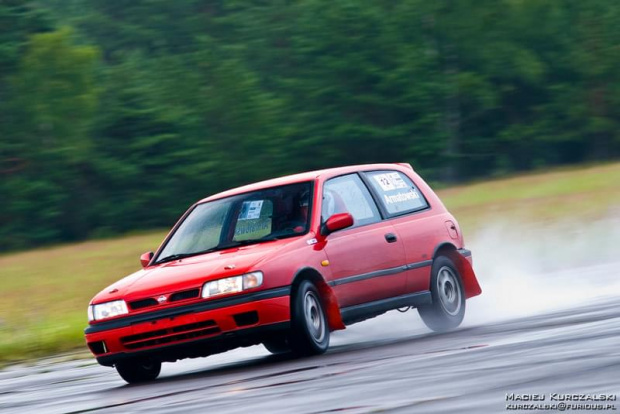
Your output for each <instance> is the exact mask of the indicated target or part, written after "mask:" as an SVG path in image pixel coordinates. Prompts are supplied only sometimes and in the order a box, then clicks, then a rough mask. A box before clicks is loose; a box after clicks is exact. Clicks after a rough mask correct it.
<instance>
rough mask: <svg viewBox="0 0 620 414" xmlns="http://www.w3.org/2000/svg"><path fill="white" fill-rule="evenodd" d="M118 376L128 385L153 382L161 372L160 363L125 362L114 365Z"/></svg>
mask: <svg viewBox="0 0 620 414" xmlns="http://www.w3.org/2000/svg"><path fill="white" fill-rule="evenodd" d="M115 368H116V371H117V372H118V375H120V376H121V378H122V379H124V380H125V381H127V382H128V383H129V384H137V383H140V382H147V381H153V380H154V379H155V378H157V377H158V376H159V373H160V372H161V362H159V361H154V360H150V359H148V360H147V359H144V360H142V359H139V360H127V361H121V362H118V363H117V364H116V365H115Z"/></svg>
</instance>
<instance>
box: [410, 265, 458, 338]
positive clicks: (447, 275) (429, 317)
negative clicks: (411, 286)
mask: <svg viewBox="0 0 620 414" xmlns="http://www.w3.org/2000/svg"><path fill="white" fill-rule="evenodd" d="M431 296H432V299H433V302H432V303H431V304H430V305H423V306H420V307H419V308H418V313H419V314H420V316H421V317H422V320H423V321H424V323H425V324H426V326H428V327H429V328H430V329H432V330H433V331H436V332H446V331H449V330H452V329H454V328H456V327H458V326H459V325H460V324H461V322H462V321H463V317H464V316H465V294H464V291H463V283H462V281H461V276H460V275H459V272H458V270H457V268H456V266H455V265H454V263H453V262H452V260H450V259H449V258H447V257H445V256H440V257H438V258H436V259H435V260H434V261H433V268H432V275H431Z"/></svg>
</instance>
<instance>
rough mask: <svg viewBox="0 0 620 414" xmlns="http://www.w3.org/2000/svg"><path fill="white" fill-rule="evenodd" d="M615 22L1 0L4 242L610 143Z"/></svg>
mask: <svg viewBox="0 0 620 414" xmlns="http://www.w3.org/2000/svg"><path fill="white" fill-rule="evenodd" d="M619 21H620V3H617V2H610V1H608V0H581V1H574V0H455V1H441V2H429V1H425V0H271V1H268V0H244V1H240V0H183V1H179V2H173V1H169V0H114V1H109V0H37V1H34V0H31V1H29V0H4V1H2V2H0V251H2V250H9V249H20V248H27V247H31V246H36V245H41V244H45V243H50V242H56V241H68V240H79V239H84V238H87V237H97V236H105V235H111V234H117V233H121V232H125V231H129V230H133V229H145V228H155V227H162V226H163V227H167V226H170V225H171V224H172V223H173V222H174V220H175V219H176V218H177V217H178V216H179V215H180V214H181V212H182V211H183V210H184V209H185V208H186V207H187V206H188V205H190V204H191V203H192V202H193V201H195V200H196V199H199V198H201V197H204V196H206V195H209V194H212V193H214V192H217V191H220V190H223V189H226V188H229V187H232V186H237V185H241V184H244V183H248V182H252V181H256V180H260V179H264V178H268V177H273V176H277V175H283V174H289V173H293V172H298V171H304V170H309V169H316V168H323V167H329V166H337V165H345V164H357V163H367V162H396V161H405V162H410V163H412V164H413V165H414V167H415V168H416V170H418V171H419V172H421V173H422V174H423V175H424V176H425V177H427V178H429V179H430V180H432V181H435V182H458V181H464V180H469V179H472V178H478V177H486V176H494V175H502V174H506V173H512V172H517V171H524V170H529V169H533V168H544V167H546V166H552V165H560V164H567V163H576V162H584V161H596V160H605V159H609V158H613V157H617V156H618V155H619V154H620V135H619V132H618V131H619V128H618V122H619V120H620V116H619V115H620V105H619V103H620V102H619V101H620V82H619V80H620V71H618V68H619V67H620V25H619V24H618V22H619Z"/></svg>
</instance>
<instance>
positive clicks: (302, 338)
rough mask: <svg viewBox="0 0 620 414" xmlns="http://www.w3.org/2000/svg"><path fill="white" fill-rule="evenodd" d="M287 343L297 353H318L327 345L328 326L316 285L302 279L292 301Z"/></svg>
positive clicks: (325, 349)
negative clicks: (289, 333) (289, 332)
mask: <svg viewBox="0 0 620 414" xmlns="http://www.w3.org/2000/svg"><path fill="white" fill-rule="evenodd" d="M291 313H292V315H291V316H292V320H291V335H290V340H289V344H290V347H291V350H292V351H293V352H294V353H295V354H297V355H318V354H322V353H324V352H325V351H327V348H328V347H329V327H328V326H327V318H326V317H325V311H324V308H323V302H322V300H321V296H320V295H319V291H318V290H317V288H316V286H314V284H312V283H311V282H310V281H308V280H304V281H302V282H301V283H300V285H299V287H298V288H297V292H296V294H295V296H294V297H293V302H292V309H291Z"/></svg>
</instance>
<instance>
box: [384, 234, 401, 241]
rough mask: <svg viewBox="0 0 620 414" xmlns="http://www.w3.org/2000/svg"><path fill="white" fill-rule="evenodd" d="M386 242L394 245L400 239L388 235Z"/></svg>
mask: <svg viewBox="0 0 620 414" xmlns="http://www.w3.org/2000/svg"><path fill="white" fill-rule="evenodd" d="M385 240H387V242H388V243H394V242H395V241H396V240H398V238H397V237H396V235H395V234H394V233H387V234H386V235H385Z"/></svg>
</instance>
